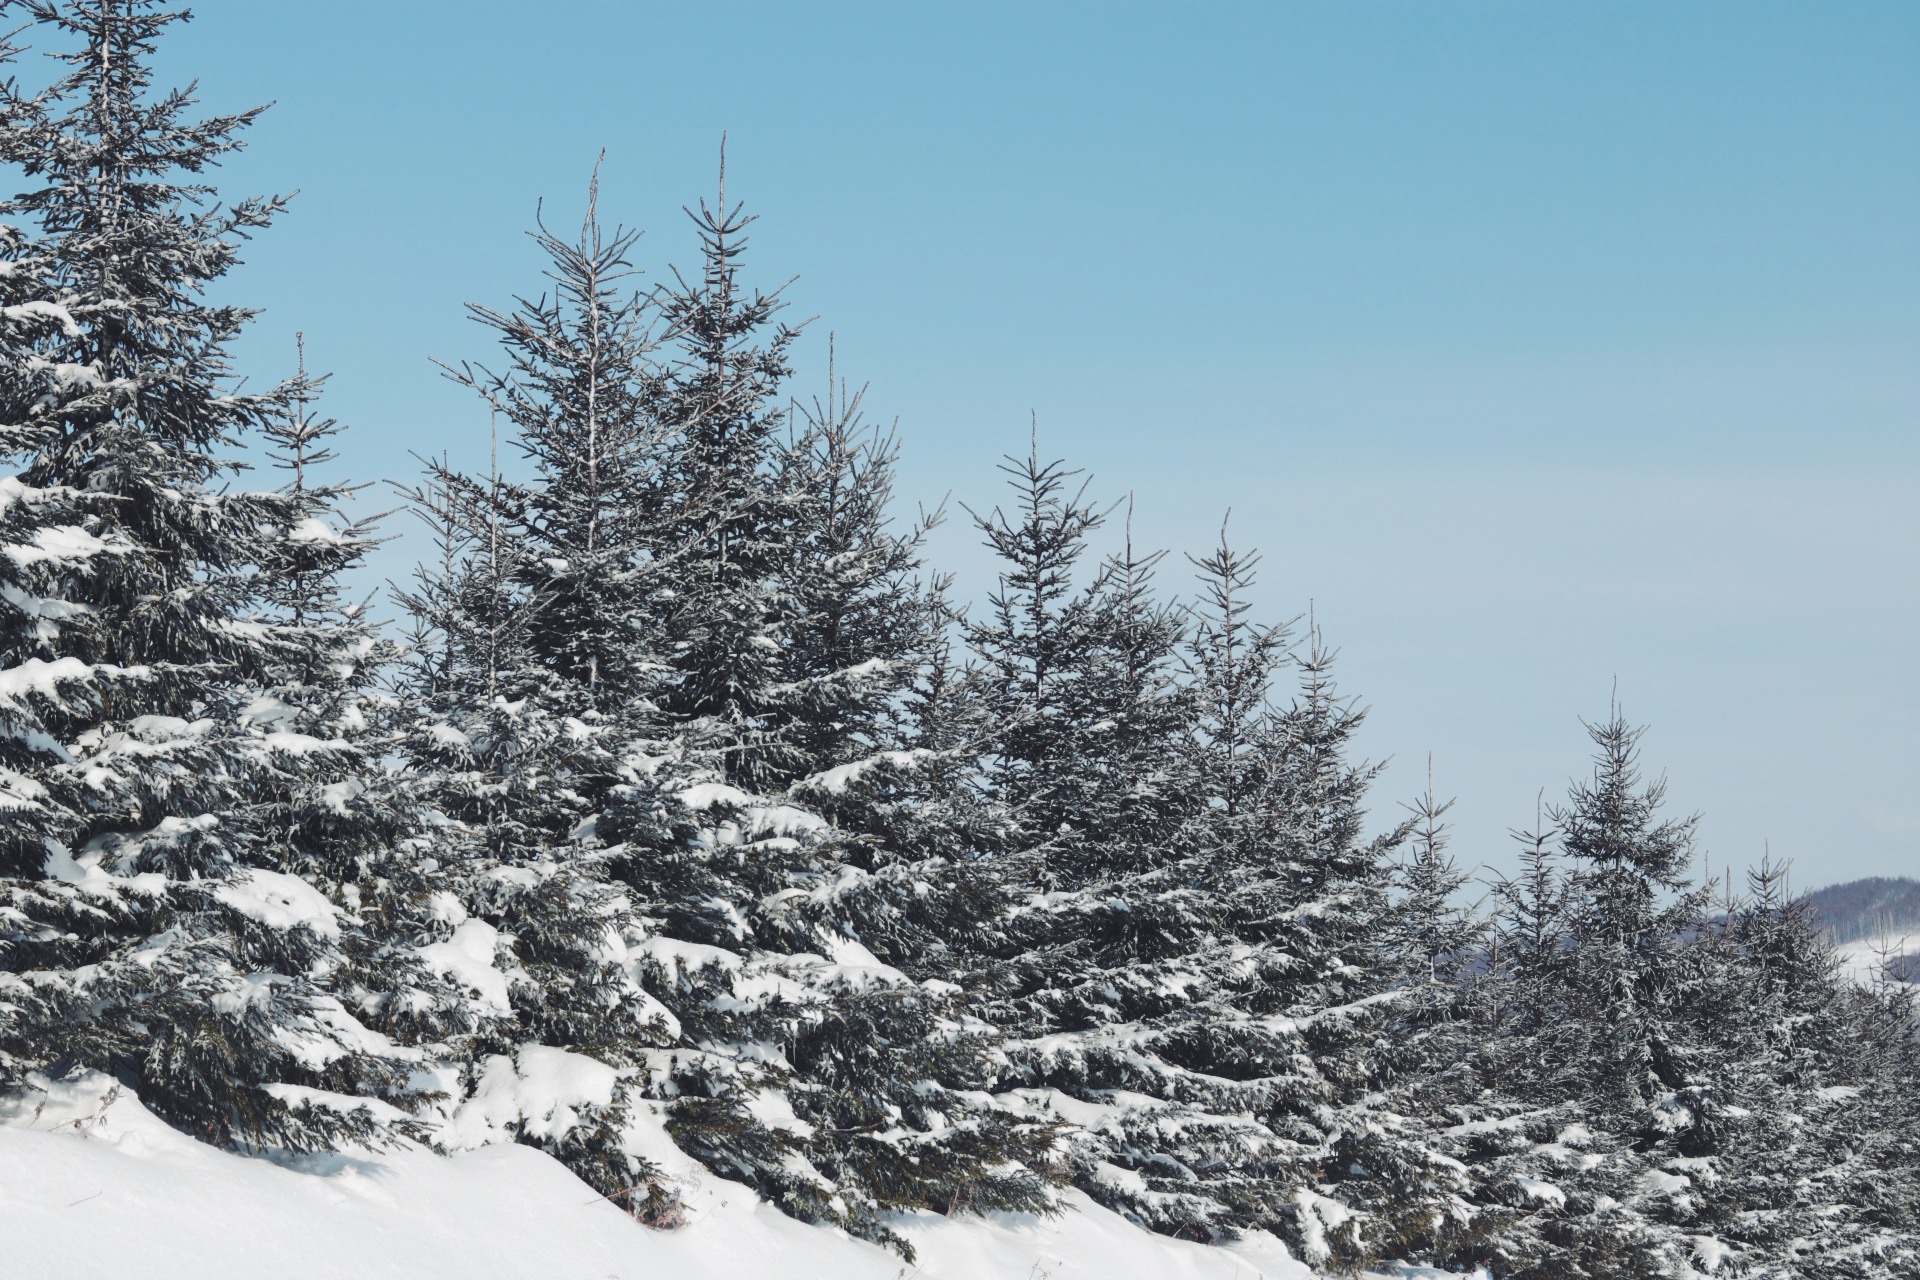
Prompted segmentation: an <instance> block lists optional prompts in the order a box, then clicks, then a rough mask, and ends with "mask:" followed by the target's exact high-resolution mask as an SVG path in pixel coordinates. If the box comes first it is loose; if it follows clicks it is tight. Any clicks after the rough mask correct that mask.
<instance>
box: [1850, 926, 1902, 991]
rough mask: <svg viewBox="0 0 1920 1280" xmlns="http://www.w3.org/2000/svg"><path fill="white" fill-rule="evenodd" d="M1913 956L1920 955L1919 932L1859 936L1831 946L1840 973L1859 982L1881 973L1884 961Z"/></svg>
mask: <svg viewBox="0 0 1920 1280" xmlns="http://www.w3.org/2000/svg"><path fill="white" fill-rule="evenodd" d="M1912 955H1920V933H1902V934H1892V935H1888V936H1884V937H1878V938H1861V939H1858V940H1857V941H1854V942H1843V943H1841V944H1840V945H1839V946H1837V947H1835V948H1834V956H1835V958H1836V959H1838V960H1839V961H1840V970H1841V972H1842V973H1844V974H1846V975H1847V977H1849V978H1851V979H1853V980H1854V981H1855V982H1858V983H1861V984H1862V985H1871V984H1872V983H1874V982H1876V981H1878V980H1879V979H1880V978H1881V977H1882V976H1884V966H1885V965H1886V962H1887V961H1889V960H1893V959H1896V958H1898V957H1900V956H1912Z"/></svg>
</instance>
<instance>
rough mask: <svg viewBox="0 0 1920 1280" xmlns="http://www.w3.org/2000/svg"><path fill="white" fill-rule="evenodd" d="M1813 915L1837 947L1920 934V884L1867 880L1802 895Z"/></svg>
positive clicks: (1882, 878)
mask: <svg viewBox="0 0 1920 1280" xmlns="http://www.w3.org/2000/svg"><path fill="white" fill-rule="evenodd" d="M1805 901H1806V903H1807V905H1808V906H1810V907H1811V908H1813V915H1814V918H1815V919H1816V920H1818V921H1819V922H1820V923H1821V925H1823V926H1824V927H1825V928H1826V929H1827V930H1828V932H1829V933H1831V934H1832V936H1833V940H1834V941H1835V942H1839V943H1847V942H1856V941H1859V940H1860V939H1862V938H1870V937H1874V936H1876V935H1879V934H1883V933H1905V932H1912V931H1914V930H1920V880H1913V879H1909V878H1908V877H1906V876H1870V877H1868V878H1867V879H1865V880H1849V881H1848V882H1847V883H1845V884H1833V885H1828V886H1827V887H1826V888H1824V889H1815V890H1814V891H1813V892H1811V893H1809V894H1806V895H1805Z"/></svg>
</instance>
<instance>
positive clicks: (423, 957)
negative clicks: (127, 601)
mask: <svg viewBox="0 0 1920 1280" xmlns="http://www.w3.org/2000/svg"><path fill="white" fill-rule="evenodd" d="M298 354H299V364H298V369H297V371H296V373H295V376H294V377H293V378H292V379H291V380H289V381H288V382H287V383H285V384H284V385H283V388H282V391H283V393H284V401H283V406H282V411H281V412H279V413H277V414H275V415H273V416H271V417H268V418H267V419H266V420H264V421H263V423H262V424H261V428H260V434H261V437H262V441H263V443H264V444H265V446H266V452H267V454H268V455H269V457H270V458H271V460H272V463H273V465H274V466H275V467H276V468H278V469H280V470H281V471H283V472H285V473H286V476H287V480H286V483H285V485H284V486H283V488H282V494H283V496H284V497H285V498H286V499H287V501H288V504H289V510H288V511H287V520H288V523H287V524H285V525H283V526H280V527H278V528H273V529H268V530H263V531H262V532H263V544H262V549H261V551H260V595H261V605H262V609H261V612H260V614H259V616H258V617H257V619H256V624H257V625H258V626H259V627H260V628H262V630H263V631H264V633H265V634H267V635H268V636H270V637H271V638H272V639H273V640H274V642H275V645H274V648H273V649H272V650H271V655H270V660H269V664H268V667H267V677H268V679H267V683H266V686H265V688H264V689H263V690H262V691H261V693H260V695H259V696H258V697H256V698H255V700H254V702H253V703H252V705H250V706H249V707H248V709H247V719H248V721H249V723H250V724H251V725H252V726H253V727H254V728H255V729H256V731H257V732H258V733H259V734H260V735H261V740H260V746H259V754H260V763H261V765H262V766H263V767H262V770H261V791H260V793H259V794H258V795H257V796H256V797H255V801H254V803H255V805H256V810H257V814H258V820H259V821H260V822H261V823H262V825H263V826H264V828H265V829H266V830H267V831H269V832H272V833H274V845H275V847H277V848H278V849H279V850H280V862H279V864H278V866H277V868H276V869H277V870H279V871H281V872H283V873H287V874H292V875H297V876H299V877H301V878H302V879H304V880H305V881H307V882H308V883H310V884H313V885H315V886H316V887H318V888H320V889H321V890H322V891H323V892H324V893H326V895H327V896H328V898H330V899H331V900H332V901H333V902H334V904H335V905H336V906H337V907H338V908H339V909H340V914H339V917H338V920H339V927H340V930H341V937H340V948H341V952H342V959H341V964H340V967H339V968H338V969H337V970H336V971H335V972H334V974H333V975H332V985H333V989H334V990H335V991H336V992H338V994H339V996H340V998H341V999H342V1000H343V1001H345V1002H346V1004H347V1005H348V1007H349V1008H351V1009H352V1010H353V1011H354V1013H355V1014H356V1015H357V1016H358V1017H360V1018H361V1019H363V1020H364V1021H366V1022H367V1023H369V1024H370V1025H372V1026H374V1027H375V1028H377V1029H379V1030H381V1031H383V1032H385V1033H387V1034H389V1035H392V1036H394V1037H395V1038H396V1039H398V1040H401V1041H402V1042H404V1043H407V1044H409V1045H430V1046H432V1050H431V1052H432V1054H433V1056H434V1057H436V1058H437V1057H444V1056H455V1057H457V1056H458V1055H459V1053H460V1048H459V1045H460V1042H461V1041H463V1040H464V1039H465V1038H466V1037H468V1036H471V1035H473V1034H475V1033H476V1032H479V1031H480V1030H482V1028H484V1027H485V1026H486V1025H487V1024H488V1023H489V1022H491V1021H493V1020H494V1019H496V1018H497V1017H498V1016H499V1011H497V1010H494V1009H492V1008H490V1007H489V1006H487V1005H486V1003H485V1002H484V1001H480V1000H477V999H475V998H473V997H472V996H471V995H470V994H468V993H467V992H466V991H464V990H463V989H462V987H461V985H460V984H459V983H458V982H456V981H451V980H449V977H448V975H447V974H446V973H444V972H440V971H439V968H438V967H437V966H436V965H435V964H433V963H432V962H431V960H430V957H432V956H434V955H436V954H437V952H435V951H433V950H430V949H428V948H433V947H435V946H436V945H437V944H438V943H439V941H440V935H441V934H442V933H444V932H445V928H444V923H445V922H444V921H443V920H442V919H441V917H442V916H443V914H444V895H445V893H446V886H447V884H448V877H447V876H446V875H444V874H442V871H443V869H442V867H441V866H440V865H439V864H438V863H437V862H435V861H434V860H433V859H432V858H431V857H430V856H429V854H430V853H431V850H432V841H431V838H430V833H429V832H428V831H427V829H426V828H425V827H424V826H423V825H422V822H421V817H420V808H421V806H420V803H419V797H418V795H417V794H416V789H415V788H414V787H412V786H411V785H409V782H408V780H407V779H405V778H404V777H403V776H402V775H401V773H400V772H399V771H398V770H396V769H394V768H392V767H391V766H390V765H389V764H388V762H387V759H386V757H387V756H389V755H390V754H391V752H392V751H393V749H394V747H395V745H396V742H397V740H398V737H399V735H400V734H401V733H402V732H403V730H404V723H403V720H402V708H401V706H400V704H399V702H398V700H396V699H395V698H394V697H393V696H392V695H391V693H390V692H388V690H387V689H386V688H385V683H386V681H387V680H388V677H389V676H390V675H391V674H392V670H393V666H394V663H395V662H396V660H397V657H398V651H397V649H396V646H395V645H394V644H393V643H392V642H391V641H390V640H388V639H386V638H385V637H384V636H383V635H382V633H381V629H380V627H379V626H378V625H377V624H375V623H374V622H373V620H372V619H371V617H370V616H369V614H368V610H367V606H366V603H365V602H364V601H362V600H355V599H353V598H351V597H349V596H348V595H347V594H346V592H345V588H344V582H343V579H344V578H345V577H346V576H347V575H349V574H351V573H353V572H354V571H356V570H358V569H360V568H361V567H362V566H363V564H364V561H365V558H366V555H367V553H368V552H369V551H370V550H371V549H372V548H373V547H374V546H375V545H377V542H378V538H377V536H376V522H375V520H373V519H371V518H357V519H356V518H354V517H351V516H350V515H348V514H347V513H346V510H345V508H346V505H347V504H348V503H349V502H350V501H351V500H352V499H353V497H354V496H355V495H356V494H358V493H359V492H361V491H362V490H363V489H364V488H365V486H364V485H353V484H347V483H342V482H339V481H336V480H331V479H329V478H327V474H326V473H327V470H328V469H329V468H330V466H331V465H332V464H333V463H335V462H336V461H337V458H336V455H335V453H334V451H333V442H334V440H335V439H336V437H337V436H338V435H339V434H340V432H341V430H342V428H341V426H340V424H339V423H338V422H337V421H336V420H335V419H333V418H329V417H323V416H320V415H319V414H318V413H317V412H316V411H315V406H316V404H317V403H318V400H319V397H320V394H321V392H322V390H323V389H324V385H325V382H326V378H325V377H324V376H319V377H316V376H313V375H310V374H309V373H308V372H307V366H306V341H305V337H304V335H301V336H300V337H299V338H298ZM289 753H295V754H297V756H298V758H299V760H300V764H301V767H300V768H299V769H294V770H288V769H284V768H276V767H274V766H275V764H276V762H277V761H279V760H280V759H281V758H283V757H285V756H287V755H288V754H289Z"/></svg>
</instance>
